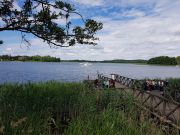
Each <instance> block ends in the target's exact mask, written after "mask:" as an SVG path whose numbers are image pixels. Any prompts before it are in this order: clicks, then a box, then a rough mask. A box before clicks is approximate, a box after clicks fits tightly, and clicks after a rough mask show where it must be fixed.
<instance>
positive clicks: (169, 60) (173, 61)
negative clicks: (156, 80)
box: [0, 55, 180, 65]
mask: <svg viewBox="0 0 180 135" xmlns="http://www.w3.org/2000/svg"><path fill="white" fill-rule="evenodd" d="M0 61H35V62H90V63H134V64H155V65H180V56H177V57H168V56H159V57H154V58H151V59H149V60H143V59H136V60H124V59H115V60H103V61H91V60H61V59H60V58H56V57H52V56H39V55H35V56H10V55H2V56H0Z"/></svg>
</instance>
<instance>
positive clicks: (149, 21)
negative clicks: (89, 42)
mask: <svg viewBox="0 0 180 135" xmlns="http://www.w3.org/2000/svg"><path fill="white" fill-rule="evenodd" d="M78 2H79V3H82V4H84V5H87V6H88V5H89V6H101V7H102V8H104V7H105V8H104V9H102V10H103V11H106V10H107V7H108V6H109V7H111V8H112V9H113V7H114V6H116V7H117V6H119V7H126V6H127V7H128V6H129V5H131V6H132V7H134V8H130V9H127V10H124V11H122V12H118V11H111V12H110V13H107V12H108V11H109V10H107V11H106V12H105V13H107V14H108V15H103V14H102V16H101V15H99V14H95V15H94V17H93V18H94V19H96V20H98V21H101V22H103V23H104V28H103V30H102V31H101V32H100V33H99V34H98V36H99V37H100V41H99V44H98V46H84V45H83V46H80V45H78V46H75V47H70V48H59V49H50V48H49V46H48V45H47V44H45V43H44V42H42V41H40V40H39V39H35V40H32V41H31V44H32V47H31V48H30V49H29V50H28V49H26V48H23V49H18V47H19V46H18V47H17V46H16V47H15V48H12V45H8V46H10V47H11V48H12V50H13V52H12V53H13V54H14V55H16V54H24V55H27V54H28V55H36V54H39V55H51V56H57V57H61V58H62V59H90V60H103V59H148V58H150V57H154V56H159V55H168V56H177V55H180V53H179V52H180V18H179V14H178V13H180V1H179V0H174V1H173V2H172V1H171V0H151V1H149V0H111V1H109V0H104V1H101V0H99V1H98V0H97V1H92V0H79V1H78ZM139 4H143V6H144V4H145V5H146V6H147V7H148V6H150V7H151V8H152V9H147V10H148V11H146V9H143V10H142V9H139V8H137V6H138V5H139ZM152 5H153V6H152ZM83 9H84V13H86V14H87V15H88V14H89V13H92V12H95V11H91V10H88V11H87V10H85V8H83ZM102 10H101V9H99V10H97V11H96V13H97V12H101V11H102ZM149 10H151V11H150V12H151V13H150V14H147V12H149ZM109 14H110V15H109ZM76 17H77V16H76ZM76 17H75V19H76ZM122 17H124V18H126V17H127V18H129V17H130V18H131V17H133V19H127V20H126V19H122ZM57 22H58V23H61V21H60V20H58V21H57ZM4 50H6V49H4ZM6 52H7V50H6Z"/></svg>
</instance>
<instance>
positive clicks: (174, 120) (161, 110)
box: [98, 74, 180, 130]
mask: <svg viewBox="0 0 180 135" xmlns="http://www.w3.org/2000/svg"><path fill="white" fill-rule="evenodd" d="M98 79H99V80H101V81H102V80H106V81H107V80H110V79H113V80H114V81H115V82H116V83H119V84H120V85H123V86H126V87H127V88H128V89H130V90H132V92H131V93H133V95H134V97H135V100H136V103H138V105H139V106H140V107H142V108H144V109H146V110H148V111H149V112H150V113H151V114H153V115H154V116H156V117H157V118H159V120H160V121H161V122H165V123H168V124H170V125H172V126H173V127H175V128H176V129H178V130H180V103H178V102H175V101H173V100H169V99H167V98H165V97H163V96H162V95H158V94H155V93H152V92H147V91H144V90H142V89H141V86H142V84H143V81H142V80H136V79H131V78H128V77H124V76H120V75H117V74H111V78H108V77H105V76H104V75H102V74H99V75H98Z"/></svg>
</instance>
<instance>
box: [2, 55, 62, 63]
mask: <svg viewBox="0 0 180 135" xmlns="http://www.w3.org/2000/svg"><path fill="white" fill-rule="evenodd" d="M0 61H37V62H60V61H61V59H60V58H56V57H51V56H39V55H36V56H9V55H2V56H0Z"/></svg>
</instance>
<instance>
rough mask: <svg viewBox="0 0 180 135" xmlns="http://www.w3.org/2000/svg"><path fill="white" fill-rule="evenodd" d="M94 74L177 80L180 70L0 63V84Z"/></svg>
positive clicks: (67, 79)
mask: <svg viewBox="0 0 180 135" xmlns="http://www.w3.org/2000/svg"><path fill="white" fill-rule="evenodd" d="M97 72H99V73H103V74H105V75H109V74H111V73H116V74H120V75H123V76H126V77H129V78H135V79H143V78H162V79H165V78H170V77H173V78H180V67H175V66H150V65H136V64H111V63H93V64H83V63H68V62H67V63H66V62H61V63H51V62H50V63H46V62H0V83H4V82H28V81H32V82H39V81H48V80H58V81H63V82H78V81H82V80H84V79H87V76H88V75H89V76H90V78H91V79H94V78H96V77H97Z"/></svg>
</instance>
